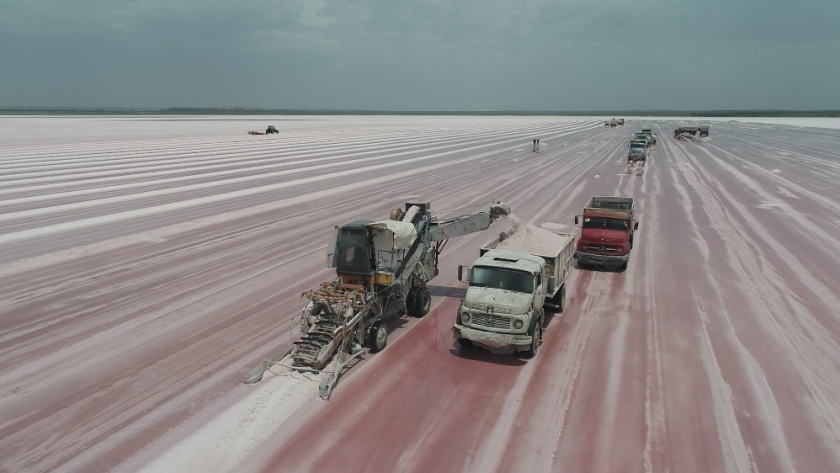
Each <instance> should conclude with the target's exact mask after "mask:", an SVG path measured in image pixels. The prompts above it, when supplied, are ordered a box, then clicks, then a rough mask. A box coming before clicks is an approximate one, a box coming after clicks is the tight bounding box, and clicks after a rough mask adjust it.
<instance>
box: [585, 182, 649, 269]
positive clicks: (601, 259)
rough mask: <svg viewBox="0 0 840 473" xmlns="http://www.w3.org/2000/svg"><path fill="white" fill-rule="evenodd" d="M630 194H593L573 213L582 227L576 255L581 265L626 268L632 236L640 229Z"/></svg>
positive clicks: (634, 204) (633, 201)
mask: <svg viewBox="0 0 840 473" xmlns="http://www.w3.org/2000/svg"><path fill="white" fill-rule="evenodd" d="M635 211H636V203H635V200H634V199H633V197H592V198H591V199H589V203H587V204H586V207H584V209H583V215H576V216H575V225H579V226H580V227H581V231H580V238H579V239H578V242H577V250H576V251H575V258H577V261H578V264H579V265H580V266H602V267H605V268H608V269H621V270H623V269H626V268H627V262H628V261H629V259H630V250H631V249H632V248H633V235H634V232H635V231H636V230H637V229H638V228H639V222H638V221H636V220H635Z"/></svg>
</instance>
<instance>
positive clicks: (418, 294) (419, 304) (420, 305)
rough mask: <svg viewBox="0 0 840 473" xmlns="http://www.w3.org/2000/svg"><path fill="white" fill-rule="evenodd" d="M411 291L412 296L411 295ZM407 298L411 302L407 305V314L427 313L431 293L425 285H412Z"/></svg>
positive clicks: (420, 314)
mask: <svg viewBox="0 0 840 473" xmlns="http://www.w3.org/2000/svg"><path fill="white" fill-rule="evenodd" d="M412 292H413V293H414V294H413V297H412ZM408 298H409V300H410V301H411V304H410V305H408V304H407V305H408V308H409V309H410V310H409V312H408V313H409V315H411V316H412V317H418V318H419V317H423V316H424V315H426V314H428V313H429V310H431V308H432V293H431V292H429V288H427V287H414V288H412V289H411V291H409V297H408Z"/></svg>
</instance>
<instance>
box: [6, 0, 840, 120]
mask: <svg viewBox="0 0 840 473" xmlns="http://www.w3.org/2000/svg"><path fill="white" fill-rule="evenodd" d="M0 11H3V12H4V13H3V15H2V16H0V57H2V58H3V62H4V64H5V65H4V67H3V69H2V70H0V105H7V106H14V105H37V106H130V107H165V106H258V107H265V108H275V107H277V108H286V107H288V108H358V109H393V110H428V109H440V110H464V109H468V110H497V109H535V110H599V109H656V108H671V109H717V108H840V95H838V94H836V92H835V91H834V87H835V85H834V84H835V83H836V82H837V79H838V77H840V53H838V51H840V29H838V28H836V26H835V25H836V24H837V23H838V20H840V2H836V1H834V0H831V1H829V0H810V1H807V2H798V3H795V4H794V3H790V2H781V1H778V0H767V1H759V0H744V1H740V2H731V1H725V0H708V1H705V2H697V1H687V0H682V1H664V0H639V1H634V2H629V1H620V0H594V1H592V0H589V1H587V0H573V1H559V2H557V1H536V0H525V1H521V2H518V3H514V2H510V1H509V0H467V1H451V0H449V1H445V0H427V1H408V0H407V1H403V2H394V1H392V0H359V1H353V2H349V1H340V0H296V1H268V0H253V1H245V2H224V1H202V2H198V1H191V0H182V1H179V2H171V1H163V0H134V1H128V0H122V1H120V0H113V1H104V0H102V1H82V0H65V1H57V0H55V1H47V0H27V1H26V2H20V1H11V0H0Z"/></svg>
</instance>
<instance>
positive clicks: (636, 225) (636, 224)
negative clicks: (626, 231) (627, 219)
mask: <svg viewBox="0 0 840 473" xmlns="http://www.w3.org/2000/svg"><path fill="white" fill-rule="evenodd" d="M638 229H639V222H636V223H634V224H633V230H638Z"/></svg>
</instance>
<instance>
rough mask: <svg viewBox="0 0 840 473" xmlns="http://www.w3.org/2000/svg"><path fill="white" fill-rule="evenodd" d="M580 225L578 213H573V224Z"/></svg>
mask: <svg viewBox="0 0 840 473" xmlns="http://www.w3.org/2000/svg"><path fill="white" fill-rule="evenodd" d="M578 225H580V215H575V226H578Z"/></svg>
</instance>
